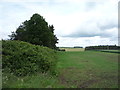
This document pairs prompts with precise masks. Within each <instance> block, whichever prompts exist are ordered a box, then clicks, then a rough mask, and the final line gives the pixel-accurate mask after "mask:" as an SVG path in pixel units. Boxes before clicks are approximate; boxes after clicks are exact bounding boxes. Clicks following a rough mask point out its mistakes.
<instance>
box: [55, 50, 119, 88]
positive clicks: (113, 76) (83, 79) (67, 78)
mask: <svg viewBox="0 0 120 90" xmlns="http://www.w3.org/2000/svg"><path fill="white" fill-rule="evenodd" d="M57 67H58V70H59V72H60V75H59V81H60V84H62V85H64V87H73V88H74V87H75V88H117V87H118V54H114V53H105V52H95V51H83V52H58V66H57Z"/></svg>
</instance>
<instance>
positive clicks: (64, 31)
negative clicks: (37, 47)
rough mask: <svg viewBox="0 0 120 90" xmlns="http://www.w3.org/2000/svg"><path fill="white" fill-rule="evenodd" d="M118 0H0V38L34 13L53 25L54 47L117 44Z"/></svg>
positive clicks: (6, 35) (3, 37)
mask: <svg viewBox="0 0 120 90" xmlns="http://www.w3.org/2000/svg"><path fill="white" fill-rule="evenodd" d="M118 1H119V0H0V14H1V15H0V38H1V39H7V38H9V37H8V35H10V34H11V32H12V31H15V30H16V28H17V27H18V26H19V25H20V24H21V23H22V22H24V21H25V20H29V19H30V17H31V16H32V15H33V14H34V13H38V14H40V15H42V16H43V17H44V18H45V19H46V21H47V22H48V24H50V25H51V24H53V25H54V27H55V34H56V35H57V37H58V39H59V43H58V44H57V46H84V47H85V46H91V45H108V44H110V45H115V44H118Z"/></svg>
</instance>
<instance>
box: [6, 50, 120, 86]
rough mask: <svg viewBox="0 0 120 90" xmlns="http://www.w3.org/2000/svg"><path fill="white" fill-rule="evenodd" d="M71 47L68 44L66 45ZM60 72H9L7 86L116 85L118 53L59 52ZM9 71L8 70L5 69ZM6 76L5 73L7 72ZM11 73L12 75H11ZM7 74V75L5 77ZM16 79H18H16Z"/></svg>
mask: <svg viewBox="0 0 120 90" xmlns="http://www.w3.org/2000/svg"><path fill="white" fill-rule="evenodd" d="M67 50H68V48H67ZM57 56H58V63H57V71H58V75H57V76H51V75H49V74H40V73H38V74H36V75H32V76H26V77H20V78H17V77H15V76H11V75H7V76H8V78H9V80H8V81H7V80H4V82H5V84H4V87H10V88H14V87H17V88H21V87H24V88H117V87H118V54H116V53H107V52H98V51H76V49H72V51H70V50H68V51H66V52H60V51H59V52H57ZM5 74H7V73H5ZM4 76H5V75H4ZM10 77H11V78H10ZM4 78H5V77H4ZM13 80H16V82H14V81H13Z"/></svg>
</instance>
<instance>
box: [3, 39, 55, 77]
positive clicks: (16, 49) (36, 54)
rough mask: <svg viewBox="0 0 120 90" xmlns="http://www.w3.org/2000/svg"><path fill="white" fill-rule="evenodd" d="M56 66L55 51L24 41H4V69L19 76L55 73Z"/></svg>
mask: <svg viewBox="0 0 120 90" xmlns="http://www.w3.org/2000/svg"><path fill="white" fill-rule="evenodd" d="M55 66H56V54H55V51H54V50H52V49H49V48H47V47H42V46H38V45H32V44H30V43H27V42H23V41H14V40H13V41H10V40H6V41H4V40H3V41H2V68H3V71H4V69H6V68H7V69H9V71H10V72H11V73H13V74H15V75H17V76H25V75H28V74H32V73H35V72H48V71H50V72H53V71H54V69H55Z"/></svg>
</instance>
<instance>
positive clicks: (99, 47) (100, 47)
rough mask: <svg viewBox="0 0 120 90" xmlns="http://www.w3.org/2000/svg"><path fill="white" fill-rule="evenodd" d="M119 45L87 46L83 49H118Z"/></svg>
mask: <svg viewBox="0 0 120 90" xmlns="http://www.w3.org/2000/svg"><path fill="white" fill-rule="evenodd" d="M119 49H120V46H116V45H105V46H88V47H85V50H119Z"/></svg>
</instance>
